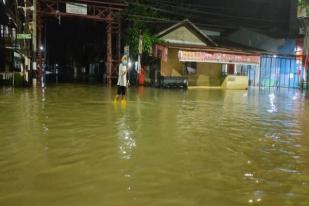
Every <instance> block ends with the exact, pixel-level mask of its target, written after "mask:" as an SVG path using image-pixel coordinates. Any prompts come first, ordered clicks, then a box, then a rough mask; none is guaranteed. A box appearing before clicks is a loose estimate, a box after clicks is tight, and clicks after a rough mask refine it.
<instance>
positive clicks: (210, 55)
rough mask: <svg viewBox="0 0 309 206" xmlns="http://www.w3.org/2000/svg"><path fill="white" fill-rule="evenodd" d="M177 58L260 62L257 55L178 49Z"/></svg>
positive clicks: (216, 61)
mask: <svg viewBox="0 0 309 206" xmlns="http://www.w3.org/2000/svg"><path fill="white" fill-rule="evenodd" d="M178 58H179V61H181V62H208V63H225V64H253V65H258V64H260V56H259V55H253V54H252V55H250V54H248V55H245V54H227V53H219V52H198V51H184V50H179V52H178Z"/></svg>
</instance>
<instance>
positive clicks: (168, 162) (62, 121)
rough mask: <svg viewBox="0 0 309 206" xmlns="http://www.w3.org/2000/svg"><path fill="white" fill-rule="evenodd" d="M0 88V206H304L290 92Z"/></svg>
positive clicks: (304, 151)
mask: <svg viewBox="0 0 309 206" xmlns="http://www.w3.org/2000/svg"><path fill="white" fill-rule="evenodd" d="M115 92H116V91H115V90H109V89H106V88H102V87H100V86H78V85H60V86H54V87H49V88H47V89H44V90H41V89H15V90H12V89H7V88H4V89H2V90H1V92H0V123H1V124H0V205H6V206H10V205H12V206H13V205H14V206H15V205H25V206H28V205H31V206H33V205H34V206H35V205H44V206H48V205H50V206H52V205H59V206H67V205H74V206H83V205H134V206H136V205H137V206H138V205H141V206H142V205H143V206H144V205H186V206H187V205H251V204H252V205H306V204H307V203H308V202H309V197H308V191H309V158H308V157H309V139H308V138H309V127H308V125H309V98H308V94H305V93H302V92H300V91H297V90H283V89H281V90H274V91H269V90H254V89H252V90H249V91H204V90H196V91H195V90H194V91H182V90H160V89H150V88H139V89H134V88H130V89H129V94H128V102H127V106H126V108H125V109H124V108H122V107H121V105H118V107H114V105H113V102H112V98H113V97H114V94H115Z"/></svg>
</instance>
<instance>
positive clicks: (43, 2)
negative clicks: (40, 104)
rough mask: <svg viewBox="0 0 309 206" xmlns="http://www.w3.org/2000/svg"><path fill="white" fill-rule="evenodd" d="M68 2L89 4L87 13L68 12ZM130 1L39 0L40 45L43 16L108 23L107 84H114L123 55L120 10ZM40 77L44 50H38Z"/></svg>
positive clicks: (39, 75) (39, 43) (39, 42)
mask: <svg viewBox="0 0 309 206" xmlns="http://www.w3.org/2000/svg"><path fill="white" fill-rule="evenodd" d="M66 3H80V4H87V15H81V14H72V13H66V12H65V11H64V9H65V4H66ZM127 6H128V3H127V2H126V1H123V0H116V1H115V0H103V1H101V0H69V1H68V0H38V2H37V34H38V35H37V37H38V40H37V41H38V46H39V47H40V46H42V45H43V44H42V28H43V17H56V18H61V17H78V18H83V19H89V20H93V21H99V22H104V23H106V36H107V51H106V54H107V58H106V59H107V61H106V69H107V84H108V86H109V87H111V85H112V79H113V78H116V73H117V69H116V68H117V63H118V62H119V60H120V55H121V19H120V15H118V14H119V12H121V11H122V10H124V9H125V8H127ZM113 37H115V38H116V44H117V45H116V46H115V48H116V52H115V54H114V55H113V51H112V42H113V41H112V39H113ZM37 64H38V77H39V81H41V83H42V75H43V51H41V50H40V49H38V52H37Z"/></svg>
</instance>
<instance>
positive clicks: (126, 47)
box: [123, 45, 130, 56]
mask: <svg viewBox="0 0 309 206" xmlns="http://www.w3.org/2000/svg"><path fill="white" fill-rule="evenodd" d="M129 52H130V47H129V46H128V45H126V46H124V49H123V54H124V55H126V56H129Z"/></svg>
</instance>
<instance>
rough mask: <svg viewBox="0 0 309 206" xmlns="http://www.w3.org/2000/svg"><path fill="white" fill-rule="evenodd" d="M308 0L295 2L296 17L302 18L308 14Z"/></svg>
mask: <svg viewBox="0 0 309 206" xmlns="http://www.w3.org/2000/svg"><path fill="white" fill-rule="evenodd" d="M308 14H309V1H308V0H298V4H297V17H298V18H304V17H308V16H309V15H308Z"/></svg>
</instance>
